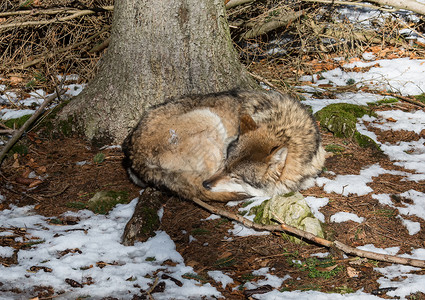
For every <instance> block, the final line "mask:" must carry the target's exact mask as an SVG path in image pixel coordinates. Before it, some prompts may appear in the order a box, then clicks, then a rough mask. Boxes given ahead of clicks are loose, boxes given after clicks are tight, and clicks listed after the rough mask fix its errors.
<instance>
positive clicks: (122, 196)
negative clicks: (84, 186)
mask: <svg viewBox="0 0 425 300" xmlns="http://www.w3.org/2000/svg"><path fill="white" fill-rule="evenodd" d="M128 202H129V195H128V192H126V191H119V192H116V191H100V192H97V193H96V194H95V195H94V196H93V197H92V198H91V199H90V200H89V201H88V203H87V208H88V209H90V210H91V211H93V212H94V213H97V214H103V215H105V214H107V213H108V212H109V211H110V210H112V208H114V207H115V205H117V204H119V203H128Z"/></svg>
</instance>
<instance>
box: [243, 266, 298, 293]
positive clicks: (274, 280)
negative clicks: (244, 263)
mask: <svg viewBox="0 0 425 300" xmlns="http://www.w3.org/2000/svg"><path fill="white" fill-rule="evenodd" d="M269 272H270V268H267V267H266V268H261V269H258V270H255V271H253V272H252V275H254V276H264V277H266V278H264V279H260V280H258V281H256V282H248V283H246V284H245V287H246V288H247V289H255V288H257V287H259V286H263V285H267V284H268V285H271V286H272V287H274V288H279V287H280V286H281V285H282V283H283V282H284V281H285V280H287V279H289V278H292V277H291V276H290V275H285V276H284V277H283V278H280V277H278V276H275V275H272V274H269Z"/></svg>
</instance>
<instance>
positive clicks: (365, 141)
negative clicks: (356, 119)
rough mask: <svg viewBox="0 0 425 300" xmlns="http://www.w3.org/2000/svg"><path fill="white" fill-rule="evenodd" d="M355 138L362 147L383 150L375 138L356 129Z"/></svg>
mask: <svg viewBox="0 0 425 300" xmlns="http://www.w3.org/2000/svg"><path fill="white" fill-rule="evenodd" d="M354 140H355V141H356V142H357V144H359V145H360V147H362V148H373V149H376V150H378V151H381V148H380V147H379V145H378V144H377V143H375V141H374V140H372V139H371V138H370V137H368V136H366V135H364V134H361V133H360V132H358V131H356V132H355V133H354Z"/></svg>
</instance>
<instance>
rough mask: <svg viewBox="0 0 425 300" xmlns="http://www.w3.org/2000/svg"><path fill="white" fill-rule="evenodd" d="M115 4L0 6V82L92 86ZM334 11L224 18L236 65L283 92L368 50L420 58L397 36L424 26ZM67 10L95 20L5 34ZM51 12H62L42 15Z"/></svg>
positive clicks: (254, 12)
mask: <svg viewBox="0 0 425 300" xmlns="http://www.w3.org/2000/svg"><path fill="white" fill-rule="evenodd" d="M112 4H113V0H82V1H78V2H75V1H71V0H65V1H60V0H43V1H40V0H21V1H11V0H5V1H1V4H0V74H1V77H3V78H4V79H8V78H10V77H11V76H18V77H21V78H25V80H24V81H23V83H28V81H29V80H32V82H33V83H34V82H36V86H37V87H44V88H46V89H47V90H52V89H53V87H54V85H55V84H56V83H55V82H54V81H52V80H51V78H52V75H56V74H63V73H75V74H79V75H80V78H81V79H80V81H82V82H86V81H88V80H90V79H91V78H92V77H93V75H94V73H95V72H96V66H97V63H98V60H99V58H100V57H101V56H102V55H103V53H104V49H106V48H102V49H101V50H95V49H94V47H95V46H98V45H101V44H102V43H104V42H105V41H108V38H109V35H110V25H111V22H112V12H111V11H103V10H101V9H100V10H99V9H98V8H101V7H103V6H110V5H112ZM339 8H340V7H337V6H334V5H325V4H318V3H309V2H303V1H299V0H287V1H278V0H267V1H266V0H257V1H254V2H250V3H248V4H245V5H241V6H237V7H234V8H232V9H230V10H228V12H227V14H228V20H229V23H230V25H231V34H232V37H233V39H234V41H235V45H236V47H237V49H238V51H239V53H240V56H241V60H242V61H243V62H244V63H245V64H246V65H247V66H248V69H249V70H250V71H251V72H252V73H255V74H256V75H258V76H260V77H262V78H265V79H266V80H268V81H269V82H270V83H272V84H274V85H276V86H278V87H279V88H280V89H288V86H291V85H293V84H294V83H296V80H297V78H298V77H299V76H301V75H305V74H313V73H317V72H318V71H320V67H322V68H323V69H326V68H329V67H331V66H332V64H338V63H335V61H334V60H333V58H335V57H343V58H344V59H346V60H348V59H349V58H352V57H356V56H359V55H361V54H362V53H363V52H364V51H367V50H368V49H373V47H379V49H381V50H383V51H384V50H385V49H386V50H385V51H386V53H391V51H387V50H388V48H389V47H392V48H394V49H400V48H403V49H404V50H403V51H404V52H403V53H402V54H399V55H401V56H403V55H404V56H414V57H423V56H424V54H425V52H424V48H423V46H424V45H421V44H420V43H416V42H412V41H410V43H409V41H408V40H406V39H404V38H403V37H401V36H400V35H399V29H402V28H411V29H413V30H417V31H418V32H421V31H422V26H423V21H422V20H419V21H417V22H416V23H413V22H410V21H408V19H406V18H404V17H403V16H402V15H400V14H395V13H393V14H390V13H386V14H381V15H380V16H379V17H378V18H374V19H373V20H371V22H369V23H368V26H366V27H365V26H364V25H363V24H360V23H358V22H355V21H351V20H348V19H347V18H345V17H343V16H341V15H340V14H339V10H338V9H339ZM65 9H74V10H86V9H94V10H96V13H93V14H90V15H84V16H80V17H76V18H73V19H69V20H67V21H60V22H53V23H50V24H43V25H32V26H16V27H11V28H2V26H4V25H7V24H19V23H22V22H43V21H48V20H55V19H59V18H61V17H65V16H69V15H70V13H69V12H66V11H65ZM354 9H357V10H359V9H363V8H358V7H357V8H356V7H354ZM51 10H59V12H56V13H51V14H47V13H46V11H51ZM29 12H30V13H29ZM288 12H289V13H288ZM296 12H302V13H300V14H301V16H300V17H299V18H295V19H293V20H290V21H289V22H288V23H286V24H284V25H282V26H280V27H279V28H277V29H274V30H271V31H269V32H267V33H266V34H263V35H260V36H257V37H255V38H250V39H244V38H243V35H244V34H245V33H246V32H247V31H249V30H251V29H255V28H256V27H258V26H260V25H261V24H263V25H264V24H270V23H272V22H275V21H276V20H279V19H280V18H282V16H285V14H286V15H293V14H294V13H296ZM12 13H14V15H12ZM318 62H320V64H319V63H318ZM326 62H328V64H327V65H326ZM319 65H320V66H319ZM34 79H36V80H34Z"/></svg>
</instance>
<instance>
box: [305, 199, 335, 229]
mask: <svg viewBox="0 0 425 300" xmlns="http://www.w3.org/2000/svg"><path fill="white" fill-rule="evenodd" d="M305 201H306V202H307V205H308V206H309V207H310V209H311V212H312V213H313V215H314V217H316V218H317V219H318V220H319V221H320V222H322V223H324V222H325V216H324V215H323V214H322V213H321V212H320V211H319V209H320V208H322V207H323V206H325V205H327V204H328V203H329V198H326V197H325V198H316V197H313V196H308V197H305Z"/></svg>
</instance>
